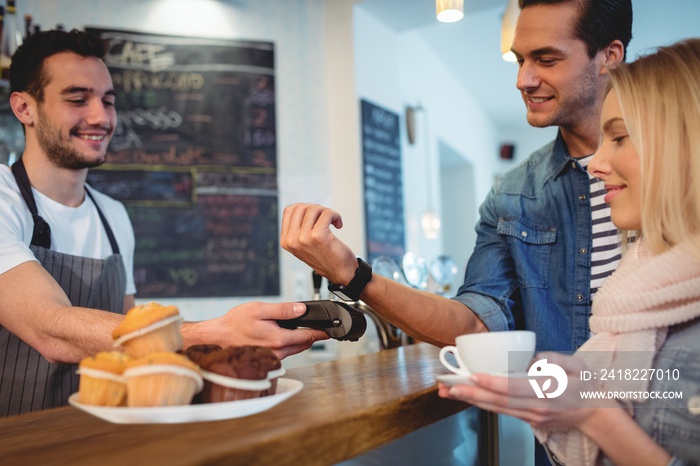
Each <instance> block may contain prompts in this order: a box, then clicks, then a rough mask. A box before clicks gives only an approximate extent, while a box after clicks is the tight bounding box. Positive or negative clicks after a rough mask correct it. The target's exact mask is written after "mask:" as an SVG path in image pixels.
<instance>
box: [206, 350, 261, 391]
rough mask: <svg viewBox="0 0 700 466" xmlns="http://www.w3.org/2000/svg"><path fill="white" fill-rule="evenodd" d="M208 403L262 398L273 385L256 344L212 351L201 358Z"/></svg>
mask: <svg viewBox="0 0 700 466" xmlns="http://www.w3.org/2000/svg"><path fill="white" fill-rule="evenodd" d="M200 367H201V368H202V377H203V378H204V390H203V392H202V398H203V400H204V402H205V403H216V402H219V401H235V400H245V399H249V398H259V397H260V396H262V395H263V394H264V393H265V392H266V391H267V390H269V389H270V387H271V385H272V384H271V382H270V381H269V380H268V379H267V372H268V368H267V365H266V363H265V361H264V359H263V358H262V357H261V355H260V354H259V353H258V352H257V351H255V347H253V346H230V347H228V348H224V349H221V350H218V351H212V352H211V353H209V354H207V355H206V356H204V357H203V358H202V360H201V361H200Z"/></svg>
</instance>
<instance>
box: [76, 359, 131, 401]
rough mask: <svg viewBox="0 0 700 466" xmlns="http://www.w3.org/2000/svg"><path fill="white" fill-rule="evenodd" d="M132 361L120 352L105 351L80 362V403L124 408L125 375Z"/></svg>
mask: <svg viewBox="0 0 700 466" xmlns="http://www.w3.org/2000/svg"><path fill="white" fill-rule="evenodd" d="M130 359H131V358H129V356H127V355H125V354H124V353H121V352H119V351H103V352H101V353H97V354H96V355H95V356H91V357H87V358H85V359H83V360H82V361H80V364H79V366H78V374H79V375H80V383H79V385H78V401H79V402H80V403H84V404H88V405H98V406H123V405H124V404H125V401H126V380H125V379H124V377H123V373H124V369H126V364H127V362H128V361H129V360H130Z"/></svg>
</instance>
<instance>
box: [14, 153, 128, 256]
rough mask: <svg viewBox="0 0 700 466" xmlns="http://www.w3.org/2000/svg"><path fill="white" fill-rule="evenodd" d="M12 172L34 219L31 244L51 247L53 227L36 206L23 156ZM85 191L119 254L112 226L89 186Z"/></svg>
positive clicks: (114, 251) (115, 252) (111, 244)
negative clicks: (42, 216)
mask: <svg viewBox="0 0 700 466" xmlns="http://www.w3.org/2000/svg"><path fill="white" fill-rule="evenodd" d="M12 174H13V175H14V177H15V180H17V186H19V191H20V193H21V194H22V198H23V199H24V202H26V203H27V207H28V208H29V212H30V213H31V214H32V218H33V219H34V234H33V235H32V241H31V243H30V244H31V245H33V246H40V247H42V248H46V249H50V248H51V227H49V224H48V223H46V220H44V219H43V218H41V216H40V215H39V212H38V210H37V207H36V201H35V200H34V194H33V193H32V185H31V184H30V183H29V177H28V176H27V170H26V169H25V168H24V162H22V157H20V158H19V160H17V161H16V162H15V163H14V164H12ZM85 192H86V193H87V195H88V197H89V198H90V200H91V201H92V203H93V204H94V205H95V209H97V214H98V215H99V216H100V221H101V222H102V226H103V227H104V229H105V233H107V238H109V244H110V246H112V253H113V254H119V245H118V244H117V240H116V238H115V237H114V233H113V232H112V228H110V226H109V223H108V222H107V219H106V218H105V216H104V214H103V213H102V210H101V209H100V206H99V205H97V202H96V201H95V198H94V197H93V196H92V194H91V193H90V190H89V189H88V188H87V187H85Z"/></svg>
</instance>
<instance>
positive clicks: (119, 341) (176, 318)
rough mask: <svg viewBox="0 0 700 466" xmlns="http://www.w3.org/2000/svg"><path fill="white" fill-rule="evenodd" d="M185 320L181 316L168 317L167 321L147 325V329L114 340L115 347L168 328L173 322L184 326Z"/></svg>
mask: <svg viewBox="0 0 700 466" xmlns="http://www.w3.org/2000/svg"><path fill="white" fill-rule="evenodd" d="M184 320H185V319H183V318H182V317H181V316H179V315H177V316H170V317H167V318H165V319H163V320H159V321H158V322H154V323H152V324H151V325H147V326H145V327H143V328H140V329H138V330H134V331H133V332H129V333H127V334H126V335H122V336H120V337H119V338H117V339H116V340H114V346H121V345H122V343H124V342H125V341H129V340H131V339H132V338H136V337H140V336H143V335H145V334H147V333H149V332H152V331H154V330H157V329H159V328H162V327H165V326H168V325H170V324H172V323H173V322H178V321H179V322H180V324H182V322H183V321H184Z"/></svg>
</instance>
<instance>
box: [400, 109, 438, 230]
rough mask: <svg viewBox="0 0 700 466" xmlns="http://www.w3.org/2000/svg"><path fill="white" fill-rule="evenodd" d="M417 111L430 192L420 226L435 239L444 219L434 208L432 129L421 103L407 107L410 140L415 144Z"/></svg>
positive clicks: (407, 127) (427, 186) (427, 184)
mask: <svg viewBox="0 0 700 466" xmlns="http://www.w3.org/2000/svg"><path fill="white" fill-rule="evenodd" d="M417 113H421V114H422V123H423V144H424V145H425V150H424V160H425V174H426V189H427V191H428V192H427V194H428V196H427V197H428V205H427V207H426V209H425V210H424V211H423V214H422V215H421V219H420V226H421V229H422V230H423V236H425V237H426V238H427V239H435V238H437V237H438V235H439V234H440V228H441V227H442V221H441V220H440V215H438V213H437V212H436V211H435V210H434V208H433V206H434V203H433V172H432V165H433V163H432V162H433V161H432V157H431V150H430V129H429V128H428V112H427V111H426V110H425V108H424V107H422V106H421V105H416V106H413V107H412V106H409V107H406V129H407V133H408V138H409V142H410V143H411V144H413V143H414V142H415V127H416V123H415V116H416V114H417Z"/></svg>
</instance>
